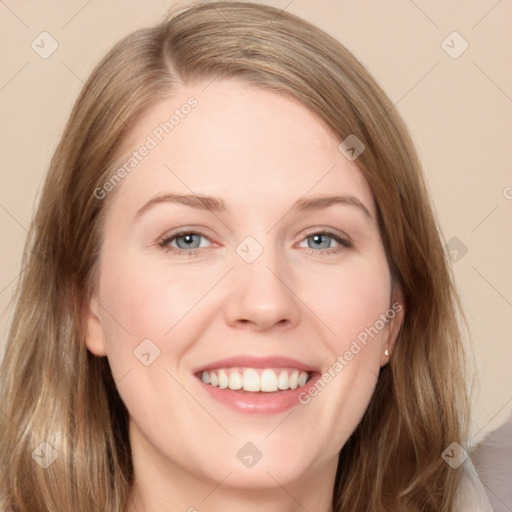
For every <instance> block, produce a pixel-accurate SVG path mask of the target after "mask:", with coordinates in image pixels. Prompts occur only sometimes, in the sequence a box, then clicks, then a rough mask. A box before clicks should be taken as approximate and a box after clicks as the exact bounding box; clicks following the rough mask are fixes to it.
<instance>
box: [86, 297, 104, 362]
mask: <svg viewBox="0 0 512 512" xmlns="http://www.w3.org/2000/svg"><path fill="white" fill-rule="evenodd" d="M85 345H86V346H87V348H88V349H89V350H90V351H91V352H92V353H93V354H94V355H96V356H100V357H101V356H106V355H107V351H106V345H105V338H104V336H103V328H102V327H101V317H100V305H99V303H98V302H97V300H96V299H95V297H94V295H93V296H92V297H91V300H90V302H89V308H88V311H87V334H86V337H85Z"/></svg>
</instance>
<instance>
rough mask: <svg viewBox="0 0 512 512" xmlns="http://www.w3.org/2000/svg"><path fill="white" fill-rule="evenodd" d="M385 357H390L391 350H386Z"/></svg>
mask: <svg viewBox="0 0 512 512" xmlns="http://www.w3.org/2000/svg"><path fill="white" fill-rule="evenodd" d="M384 355H385V356H386V357H389V350H388V349H386V350H384Z"/></svg>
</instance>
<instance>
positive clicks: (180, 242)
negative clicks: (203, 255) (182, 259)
mask: <svg viewBox="0 0 512 512" xmlns="http://www.w3.org/2000/svg"><path fill="white" fill-rule="evenodd" d="M201 239H205V240H210V239H209V238H208V237H207V236H206V235H205V234H204V233H202V232H201V231H180V232H178V233H173V234H171V235H166V236H165V237H164V238H162V240H160V242H158V245H159V246H160V247H162V249H165V250H166V251H167V252H169V251H172V252H176V253H182V254H185V253H186V256H194V255H196V254H197V249H202V248H203V247H206V246H207V245H205V244H202V243H201Z"/></svg>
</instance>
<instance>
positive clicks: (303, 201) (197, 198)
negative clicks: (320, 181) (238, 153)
mask: <svg viewBox="0 0 512 512" xmlns="http://www.w3.org/2000/svg"><path fill="white" fill-rule="evenodd" d="M161 203H178V204H184V205H185V206H189V207H191V208H196V209H198V210H206V211H211V212H219V213H223V212H226V211H227V210H228V207H227V205H226V203H225V202H224V200H223V199H221V198H220V197H213V196H207V195H203V194H161V195H158V196H155V197H153V198H152V199H150V200H149V201H148V202H147V203H146V204H145V205H144V206H142V207H141V208H139V209H138V210H137V213H136V214H135V216H136V217H139V216H141V215H142V214H143V213H145V212H146V211H147V210H149V209H151V208H152V207H153V206H155V205H157V204H161ZM335 204H344V205H349V206H354V207H356V208H357V209H358V210H359V211H361V212H363V213H364V214H365V216H366V217H368V218H369V219H372V215H371V213H370V211H369V210H368V208H366V206H365V205H364V204H363V203H362V202H361V201H360V200H359V199H358V198H357V197H355V196H350V195H336V196H318V197H309V198H300V199H298V200H297V201H296V202H295V203H294V204H293V205H292V207H291V209H290V211H291V212H296V213H297V212H304V211H314V210H322V209H324V208H328V207H329V206H332V205H335Z"/></svg>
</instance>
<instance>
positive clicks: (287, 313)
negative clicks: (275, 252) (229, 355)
mask: <svg viewBox="0 0 512 512" xmlns="http://www.w3.org/2000/svg"><path fill="white" fill-rule="evenodd" d="M266 254H268V253H266V252H264V253H263V254H262V255H261V256H260V257H259V258H258V259H257V260H256V261H254V262H252V263H246V262H245V261H242V260H239V261H237V262H236V264H235V269H233V272H231V277H230V287H229V291H228V295H229V296H228V297H227V302H226V303H225V317H226V322H227V323H228V324H229V325H230V326H232V327H236V328H246V329H251V330H253V331H265V330H268V329H271V328H273V327H274V326H279V328H281V329H288V328H291V327H293V326H295V325H297V324H298V322H299V319H300V308H299V305H300V299H299V298H298V296H297V295H296V293H295V292H294V290H293V282H292V281H293V280H292V279H291V278H290V277H289V276H290V272H286V271H285V270H286V268H285V264H284V263H283V262H282V261H281V262H279V263H280V264H278V262H277V261H276V259H277V258H271V257H268V256H266Z"/></svg>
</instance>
